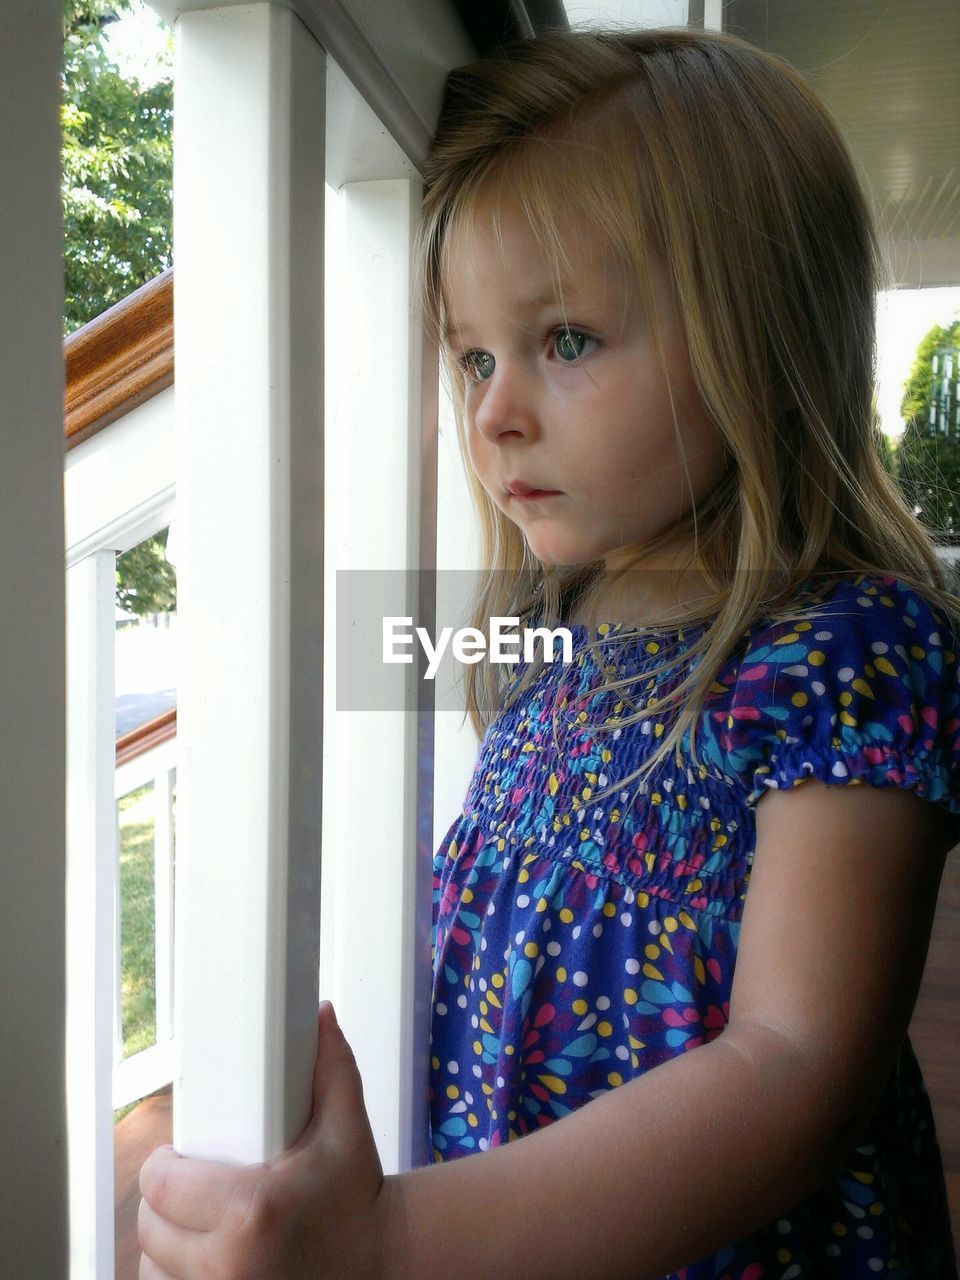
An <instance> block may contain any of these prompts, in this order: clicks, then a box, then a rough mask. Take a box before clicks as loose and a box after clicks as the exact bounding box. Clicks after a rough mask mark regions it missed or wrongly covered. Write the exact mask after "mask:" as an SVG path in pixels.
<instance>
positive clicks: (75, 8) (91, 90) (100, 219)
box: [61, 0, 173, 334]
mask: <svg viewBox="0 0 960 1280" xmlns="http://www.w3.org/2000/svg"><path fill="white" fill-rule="evenodd" d="M131 8H132V4H131V0H64V6H63V16H64V66H63V102H62V107H61V121H62V127H63V175H62V193H63V219H64V233H65V240H66V245H65V274H66V304H65V309H64V334H69V333H72V332H73V331H74V330H75V329H78V328H79V327H80V326H81V325H83V324H86V323H87V321H88V320H92V319H93V318H94V317H95V316H97V315H99V314H100V313H101V312H102V311H105V310H106V309H107V308H108V307H111V306H112V305H113V304H114V303H115V302H119V301H120V299H121V298H124V297H126V296H127V294H129V293H132V292H133V291H134V290H135V289H137V288H139V286H140V285H142V284H145V283H146V282H147V281H148V280H151V279H152V278H153V277H154V276H156V275H158V274H159V273H160V272H161V271H163V270H164V269H165V268H166V267H169V266H170V265H171V261H172V256H171V225H172V201H171V188H172V173H173V152H172V146H171V131H172V119H173V85H172V80H171V78H170V76H168V77H167V78H166V79H163V80H159V81H158V82H157V84H156V85H154V86H151V87H142V86H141V85H140V83H139V81H138V80H136V79H127V78H125V77H124V76H123V75H122V74H121V73H120V71H119V69H118V68H117V66H116V65H115V63H113V62H112V61H111V60H110V57H109V55H108V53H107V51H106V48H105V45H104V32H105V29H106V28H107V27H108V26H109V24H110V23H111V22H112V21H114V20H115V19H116V17H117V16H118V15H119V14H120V13H123V12H125V11H129V10H130V9H131ZM171 61H172V52H171V48H170V43H169V42H168V49H167V59H166V65H167V66H168V67H169V65H170V63H171Z"/></svg>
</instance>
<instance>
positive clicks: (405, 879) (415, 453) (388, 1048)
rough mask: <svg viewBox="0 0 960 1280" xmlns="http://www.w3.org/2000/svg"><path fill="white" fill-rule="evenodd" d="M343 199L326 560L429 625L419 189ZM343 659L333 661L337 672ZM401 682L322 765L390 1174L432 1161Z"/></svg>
mask: <svg viewBox="0 0 960 1280" xmlns="http://www.w3.org/2000/svg"><path fill="white" fill-rule="evenodd" d="M342 198H343V201H344V208H343V237H342V244H341V246H340V258H341V261H340V264H339V266H340V279H341V281H342V286H343V287H342V288H341V289H340V290H338V291H337V292H338V297H337V298H336V299H333V298H332V299H331V305H332V307H333V308H334V313H335V315H336V317H337V320H338V325H337V328H338V332H339V334H340V335H343V337H342V338H340V339H339V340H338V339H337V337H335V336H334V334H333V333H331V344H332V351H331V355H332V360H331V367H332V368H335V370H336V373H335V375H334V376H335V377H336V380H337V383H336V388H337V391H338V395H337V397H336V400H337V405H338V409H337V414H336V417H335V419H334V423H333V431H332V433H331V447H330V458H331V469H332V472H333V474H335V476H336V477H337V484H336V486H335V487H334V488H333V489H332V492H331V502H332V504H333V508H334V509H333V510H332V511H329V512H328V516H329V517H330V521H331V525H332V527H333V530H335V547H334V548H332V550H334V551H335V557H336V564H337V567H338V568H340V569H346V570H352V571H380V572H381V573H383V574H385V575H391V574H394V575H396V578H397V579H398V580H401V581H402V582H403V587H404V589H405V591H406V599H405V603H404V608H405V609H406V610H407V611H409V612H410V613H411V614H412V613H417V614H418V616H419V617H421V618H422V617H423V614H422V613H421V612H420V610H419V602H418V599H417V594H418V580H417V574H416V573H415V572H414V571H415V570H417V569H426V570H429V569H430V568H432V567H433V561H434V559H435V551H434V547H435V542H434V537H435V524H434V519H433V517H432V511H433V508H434V505H435V486H436V481H435V474H436V447H435V439H436V394H435V391H434V387H435V382H436V360H435V356H434V357H433V358H432V360H431V361H429V362H428V365H427V372H426V376H427V377H428V378H429V379H430V385H429V387H428V392H429V394H428V396H427V400H428V408H429V415H428V416H429V417H432V420H428V421H427V422H426V424H424V419H423V416H422V413H421V373H422V362H423V360H424V350H423V339H422V328H421V321H420V315H419V312H418V310H417V309H416V308H415V307H414V306H413V305H412V298H411V289H412V247H413V236H414V233H415V229H416V225H417V219H418V216H419V204H420V184H419V183H418V182H413V181H408V180H400V179H398V180H384V181H369V182H350V183H347V184H346V185H345V186H344V187H343V192H342ZM332 327H333V326H331V328H332ZM422 437H423V439H422ZM425 459H426V466H424V460H425ZM425 472H426V474H424V473H425ZM431 472H432V474H431ZM424 510H425V511H426V513H427V520H426V526H425V528H424V529H422V528H421V515H422V512H423V511H424ZM422 535H424V536H422ZM403 575H406V579H405V581H403ZM371 577H372V578H375V574H373V573H371ZM380 581H381V582H382V581H383V579H381V580H380ZM374 589H375V588H374ZM337 608H338V618H337V634H338V637H343V636H345V635H349V632H350V619H349V618H345V617H343V616H340V615H339V611H340V608H341V604H340V602H339V600H338V606H337ZM388 611H389V612H393V607H388ZM367 620H368V619H367ZM428 626H429V621H428ZM331 640H332V637H331ZM331 650H332V645H331ZM329 651H330V650H328V652H329ZM350 658H351V655H350V653H349V652H346V651H344V652H338V653H337V654H336V660H337V662H338V663H339V662H349V661H350ZM404 670H405V671H407V672H409V673H410V676H411V678H410V679H408V680H407V682H406V688H405V693H404V699H405V701H404V703H403V705H402V706H401V707H396V708H393V709H387V708H386V707H383V708H380V709H374V710H358V709H355V708H346V709H343V710H340V711H338V712H337V714H336V717H335V722H334V723H335V729H334V733H333V735H332V738H331V741H330V742H329V743H328V752H327V767H328V770H329V775H328V781H330V782H331V783H332V796H331V801H332V818H333V821H332V822H330V823H328V824H327V827H326V830H325V844H326V847H328V848H331V847H332V849H333V850H334V851H335V853H334V856H333V874H332V877H328V878H327V879H326V880H325V886H326V887H327V888H329V890H330V895H331V896H330V900H329V901H328V902H325V910H324V915H323V929H324V955H325V957H326V956H330V957H331V959H330V964H329V969H328V970H325V972H324V991H325V994H328V995H330V996H331V997H332V998H333V1000H334V1002H335V1003H336V1005H337V1008H338V1009H339V1010H340V1021H341V1025H342V1026H343V1028H344V1031H345V1033H346V1035H347V1038H348V1040H349V1041H350V1043H351V1045H352V1047H353V1051H354V1053H355V1055H356V1058H357V1062H358V1065H359V1067H360V1072H361V1075H362V1076H363V1080H364V1097H365V1099H366V1103H367V1109H368V1111H369V1113H370V1119H371V1124H372V1126H373V1131H374V1135H375V1137H376V1139H377V1145H378V1148H379V1151H380V1158H381V1160H382V1162H383V1165H384V1168H385V1169H386V1170H387V1171H388V1172H391V1171H395V1170H397V1169H404V1168H409V1167H411V1165H414V1164H420V1163H424V1162H425V1159H426V1155H427V1152H426V1132H427V1127H426V1106H427V1058H428V1025H427V1024H428V1017H427V1014H428V1005H429V972H430V900H431V899H430V873H431V868H430V849H429V836H428V837H427V840H426V841H421V842H420V845H419V847H418V834H419V833H418V823H417V809H418V791H419V800H420V802H421V804H422V802H423V800H424V794H423V793H424V788H425V787H430V786H431V785H432V727H433V726H432V722H431V723H430V724H429V726H428V733H427V734H426V735H424V736H423V737H419V738H418V709H417V689H416V683H415V679H414V678H415V677H416V674H417V673H416V668H415V667H409V668H404ZM361 674H362V673H361ZM374 674H375V673H374V672H371V673H370V675H371V676H373V675H374ZM331 693H332V690H331ZM425 752H426V755H425ZM420 766H423V767H422V768H421V767H420ZM418 770H419V777H418ZM426 800H427V801H428V802H429V794H427V796H426ZM331 881H332V883H331ZM358 907H359V908H360V909H358Z"/></svg>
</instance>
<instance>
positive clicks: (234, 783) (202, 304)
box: [174, 4, 325, 1161]
mask: <svg viewBox="0 0 960 1280" xmlns="http://www.w3.org/2000/svg"><path fill="white" fill-rule="evenodd" d="M324 74H325V56H324V54H323V51H322V50H321V49H320V47H319V45H317V43H316V41H315V40H314V39H313V37H312V36H310V35H309V33H308V32H307V30H306V29H305V28H304V27H303V26H302V25H301V23H300V22H299V20H298V19H297V18H296V17H294V15H293V13H292V12H291V11H290V10H289V9H286V8H283V7H280V6H277V5H272V4H252V5H240V6H234V7H230V8H223V9H213V8H212V9H209V10H201V11H196V12H190V13H184V14H183V15H182V16H181V17H180V18H179V19H178V21H177V26H176V60H175V94H176V104H177V119H176V146H175V152H174V155H175V160H174V163H175V173H174V189H175V192H176V203H175V209H174V242H175V244H176V255H177V271H176V285H175V288H176V294H175V315H176V367H177V384H176V397H177V437H178V488H177V504H178V506H177V510H178V535H177V536H178V542H179V551H178V574H179V612H180V634H181V668H180V671H181V674H180V687H179V690H178V702H179V705H178V738H179V749H180V758H179V768H178V813H177V875H176V894H177V923H176V934H177V937H176V953H177V954H176V1000H175V1002H174V1003H175V1018H176V1024H177V1039H178V1041H179V1043H180V1045H181V1046H182V1060H181V1067H180V1074H179V1079H178V1080H177V1082H176V1085H175V1090H174V1142H175V1145H176V1146H177V1148H178V1149H179V1150H180V1151H182V1152H184V1153H186V1154H190V1155H201V1156H211V1157H214V1158H218V1159H226V1160H236V1161H253V1160H260V1159H263V1158H265V1157H269V1156H271V1155H274V1154H276V1153H277V1152H279V1151H280V1150H281V1149H283V1148H284V1147H285V1146H287V1145H288V1144H289V1143H290V1142H291V1141H292V1140H293V1139H294V1138H295V1137H296V1136H297V1134H298V1133H299V1131H300V1130H301V1129H302V1127H303V1125H304V1123H305V1122H306V1120H307V1118H308V1114H309V1105H310V1080H311V1071H312V1066H313V1061H314V1055H315V1050H316V1019H317V1000H318V991H317V973H318V953H319V906H320V903H319V870H320V853H319V850H320V782H321V727H322V726H321V719H322V652H323V650H322V644H323V629H322V623H323V611H322V600H323V453H322V407H323V397H322V374H321V370H322V305H323V270H322V267H323V207H324V163H323V161H324V106H325V95H324Z"/></svg>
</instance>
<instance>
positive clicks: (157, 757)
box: [113, 738, 177, 800]
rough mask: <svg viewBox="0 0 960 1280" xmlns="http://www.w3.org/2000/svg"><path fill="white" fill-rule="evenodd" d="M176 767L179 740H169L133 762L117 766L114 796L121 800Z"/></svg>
mask: <svg viewBox="0 0 960 1280" xmlns="http://www.w3.org/2000/svg"><path fill="white" fill-rule="evenodd" d="M176 767H177V739H176V738H168V739H167V740H166V742H161V743H160V744H159V745H158V746H156V747H151V748H150V750H149V751H144V752H143V754H142V755H139V756H134V758H133V759H132V760H127V761H126V763H124V764H121V765H118V766H117V768H116V771H115V773H114V790H113V793H114V796H115V797H116V799H117V800H119V799H120V797H121V796H126V795H129V794H130V792H131V791H137V790H138V789H139V788H140V787H144V786H146V784H147V783H148V782H153V781H154V779H155V778H158V777H161V776H162V775H163V774H165V773H169V771H170V770H171V769H176Z"/></svg>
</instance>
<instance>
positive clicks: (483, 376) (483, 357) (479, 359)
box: [459, 351, 497, 382]
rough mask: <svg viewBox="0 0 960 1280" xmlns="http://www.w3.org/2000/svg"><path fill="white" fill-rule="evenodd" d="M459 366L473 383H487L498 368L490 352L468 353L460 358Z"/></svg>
mask: <svg viewBox="0 0 960 1280" xmlns="http://www.w3.org/2000/svg"><path fill="white" fill-rule="evenodd" d="M459 364H460V368H461V369H462V370H463V372H464V373H465V375H466V376H467V378H468V379H469V380H470V381H471V382H486V380H487V379H488V378H489V377H490V376H491V375H492V374H493V371H494V369H495V368H496V367H497V362H496V360H495V359H494V358H493V356H492V355H491V354H490V352H489V351H467V352H465V353H464V355H462V356H461V357H460V361H459Z"/></svg>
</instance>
